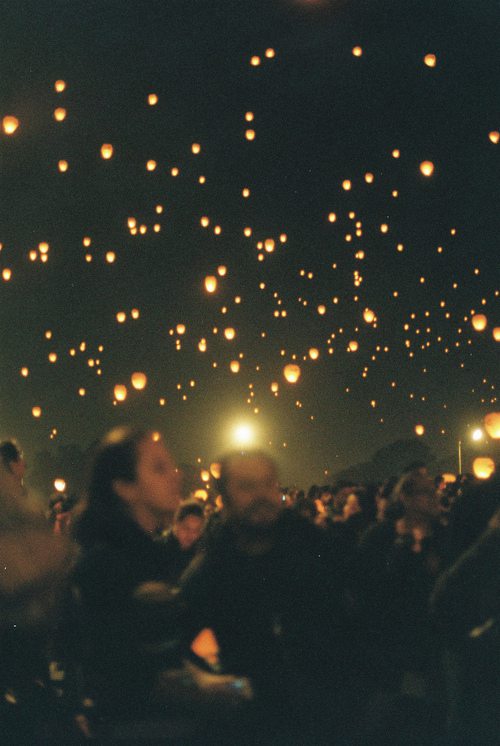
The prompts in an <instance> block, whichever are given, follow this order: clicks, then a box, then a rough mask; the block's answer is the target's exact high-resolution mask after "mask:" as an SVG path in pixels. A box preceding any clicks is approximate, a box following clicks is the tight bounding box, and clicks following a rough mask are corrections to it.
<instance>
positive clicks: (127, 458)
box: [89, 427, 180, 531]
mask: <svg viewBox="0 0 500 746" xmlns="http://www.w3.org/2000/svg"><path fill="white" fill-rule="evenodd" d="M179 492H180V474H179V472H178V470H177V469H176V467H175V463H174V461H173V459H172V456H171V455H170V453H169V452H168V451H167V449H166V448H165V445H164V443H163V441H162V440H161V438H160V437H159V436H158V435H157V434H156V433H151V432H147V431H143V430H139V429H136V428H131V427H118V428H116V429H114V430H112V431H111V432H110V433H108V434H107V435H106V436H105V437H104V438H103V440H102V442H101V444H100V447H99V450H98V452H97V454H96V457H95V460H94V466H93V470H92V476H91V481H90V487H89V507H91V506H92V505H94V506H95V505H98V506H99V507H100V508H104V509H105V510H106V509H109V510H111V511H113V510H114V511H116V510H118V512H122V513H123V512H125V513H127V514H128V515H129V516H130V517H132V519H133V520H134V521H135V522H136V523H137V524H139V526H141V527H142V528H143V529H146V530H151V531H152V530H154V529H156V528H158V527H159V526H161V525H162V524H163V523H164V522H165V521H166V520H168V519H171V518H172V516H173V514H174V512H175V510H176V509H177V506H178V505H179V500H180V495H179Z"/></svg>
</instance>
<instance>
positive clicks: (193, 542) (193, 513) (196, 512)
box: [161, 500, 205, 585]
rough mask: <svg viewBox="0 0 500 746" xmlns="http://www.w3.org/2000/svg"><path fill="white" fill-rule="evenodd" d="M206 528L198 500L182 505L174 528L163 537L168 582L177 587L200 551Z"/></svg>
mask: <svg viewBox="0 0 500 746" xmlns="http://www.w3.org/2000/svg"><path fill="white" fill-rule="evenodd" d="M204 528H205V509H204V506H203V505H201V504H200V503H199V502H198V500H186V501H185V502H183V503H181V505H180V506H179V508H178V509H177V512H176V514H175V517H174V523H173V526H172V528H171V529H170V530H169V531H168V532H167V533H166V534H165V535H164V536H163V537H162V539H161V541H162V542H163V544H164V546H165V554H166V557H167V558H168V559H167V565H168V569H167V580H168V582H169V583H171V584H172V585H177V584H178V582H179V580H180V577H181V575H182V573H183V572H184V571H185V570H186V568H187V567H188V565H189V564H190V562H191V561H192V560H193V558H194V557H195V556H196V553H197V552H198V551H199V549H200V539H201V537H202V535H203V529H204Z"/></svg>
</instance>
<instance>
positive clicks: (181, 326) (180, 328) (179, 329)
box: [175, 324, 186, 335]
mask: <svg viewBox="0 0 500 746" xmlns="http://www.w3.org/2000/svg"><path fill="white" fill-rule="evenodd" d="M175 331H176V332H177V334H179V335H181V334H184V333H185V331H186V325H185V324H177V326H176V327H175Z"/></svg>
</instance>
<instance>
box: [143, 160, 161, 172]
mask: <svg viewBox="0 0 500 746" xmlns="http://www.w3.org/2000/svg"><path fill="white" fill-rule="evenodd" d="M157 165H158V164H157V163H156V161H154V160H153V159H150V160H149V161H147V163H146V170H147V171H154V170H155V168H156V166H157Z"/></svg>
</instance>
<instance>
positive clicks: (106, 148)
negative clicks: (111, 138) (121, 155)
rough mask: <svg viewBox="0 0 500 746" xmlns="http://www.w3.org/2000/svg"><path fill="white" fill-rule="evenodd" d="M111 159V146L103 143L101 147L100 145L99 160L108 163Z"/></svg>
mask: <svg viewBox="0 0 500 746" xmlns="http://www.w3.org/2000/svg"><path fill="white" fill-rule="evenodd" d="M112 157H113V146H112V145H110V144H109V143H108V142H105V143H104V144H103V145H101V158H104V160H105V161H109V159H110V158H112Z"/></svg>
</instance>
